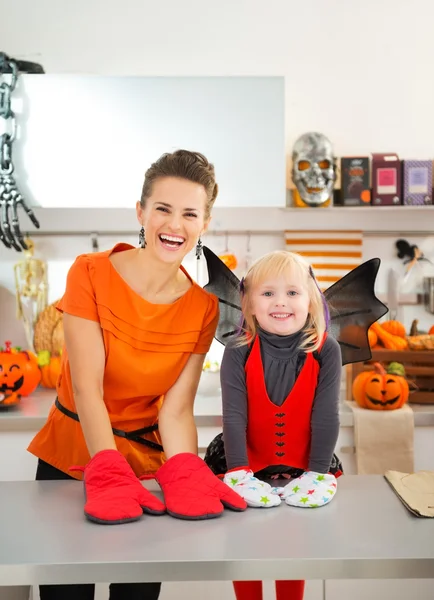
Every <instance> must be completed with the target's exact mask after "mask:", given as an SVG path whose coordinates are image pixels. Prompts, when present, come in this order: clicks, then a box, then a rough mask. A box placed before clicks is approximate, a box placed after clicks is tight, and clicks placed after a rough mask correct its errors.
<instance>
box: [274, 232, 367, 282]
mask: <svg viewBox="0 0 434 600" xmlns="http://www.w3.org/2000/svg"><path fill="white" fill-rule="evenodd" d="M285 245H286V250H289V251H290V252H297V253H298V254H301V255H302V256H304V257H305V258H306V260H308V261H309V263H310V264H311V265H312V269H313V271H314V273H315V277H316V279H317V281H318V284H319V286H320V288H321V290H325V289H327V288H328V287H330V286H331V285H333V283H335V282H336V281H338V280H339V279H341V278H342V277H343V276H344V275H346V274H347V273H348V272H349V271H351V270H352V269H355V268H356V267H358V266H359V265H360V264H361V262H362V254H363V233H362V232H361V231H342V230H335V231H330V230H327V231H325V230H324V231H313V230H312V231H310V230H304V231H303V230H302V231H300V230H297V231H292V230H289V231H285Z"/></svg>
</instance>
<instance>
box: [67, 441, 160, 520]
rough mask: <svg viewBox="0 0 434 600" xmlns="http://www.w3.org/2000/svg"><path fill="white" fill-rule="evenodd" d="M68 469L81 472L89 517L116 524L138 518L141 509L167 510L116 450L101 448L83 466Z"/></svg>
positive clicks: (154, 512)
mask: <svg viewBox="0 0 434 600" xmlns="http://www.w3.org/2000/svg"><path fill="white" fill-rule="evenodd" d="M70 470H71V471H82V472H83V473H84V478H83V480H84V488H85V496H86V503H85V505H84V514H85V515H86V517H87V518H88V519H89V520H90V521H94V522H95V523H102V524H107V525H117V524H119V523H128V522H129V521H137V520H138V519H140V517H141V516H142V515H143V513H144V512H146V513H149V514H151V515H161V514H163V513H165V512H166V507H165V506H164V504H163V503H162V502H161V500H158V498H156V497H155V496H153V495H152V494H151V493H150V492H149V491H148V490H147V489H146V488H144V487H143V486H142V484H141V483H140V481H139V479H138V478H137V477H136V475H135V473H134V471H133V470H132V468H131V467H130V465H129V464H128V462H127V460H126V458H125V457H124V456H123V455H122V454H121V453H120V452H119V451H118V450H101V452H97V454H95V456H94V457H93V458H92V459H91V461H90V462H89V463H88V464H87V465H86V466H85V467H71V469H70Z"/></svg>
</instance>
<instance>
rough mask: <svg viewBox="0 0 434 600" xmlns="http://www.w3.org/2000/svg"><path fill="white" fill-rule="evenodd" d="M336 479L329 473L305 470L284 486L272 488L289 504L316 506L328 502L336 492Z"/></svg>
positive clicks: (306, 506) (305, 506)
mask: <svg viewBox="0 0 434 600" xmlns="http://www.w3.org/2000/svg"><path fill="white" fill-rule="evenodd" d="M336 489H337V481H336V477H335V476H334V475H332V474H331V473H315V472H314V471H305V472H304V473H303V475H300V477H296V478H295V479H292V480H291V481H290V482H289V483H288V484H287V485H285V487H281V488H273V490H272V492H274V493H275V494H278V495H279V496H280V497H281V498H282V499H283V500H285V502H286V504H288V505H289V506H300V507H302V508H318V507H320V506H324V505H325V504H328V503H329V502H330V500H332V499H333V498H334V496H335V494H336Z"/></svg>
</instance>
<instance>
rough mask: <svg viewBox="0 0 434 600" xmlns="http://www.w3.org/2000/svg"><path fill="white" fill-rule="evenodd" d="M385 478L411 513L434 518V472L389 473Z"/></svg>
mask: <svg viewBox="0 0 434 600" xmlns="http://www.w3.org/2000/svg"><path fill="white" fill-rule="evenodd" d="M384 477H385V478H386V480H387V481H388V483H389V484H390V485H391V487H392V489H393V491H394V492H395V493H396V495H397V496H398V498H399V499H400V500H401V502H402V503H403V504H404V506H405V507H406V508H408V510H409V511H410V512H411V513H413V514H414V515H416V516H417V517H434V471H418V472H417V473H400V472H399V471H387V472H386V474H385V475H384Z"/></svg>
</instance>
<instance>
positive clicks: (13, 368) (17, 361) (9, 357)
mask: <svg viewBox="0 0 434 600" xmlns="http://www.w3.org/2000/svg"><path fill="white" fill-rule="evenodd" d="M5 345H6V348H5V349H4V350H2V351H1V352H0V395H1V396H2V397H3V399H6V398H8V397H9V396H11V395H13V394H17V395H20V396H28V395H29V394H31V393H32V392H33V391H34V390H35V389H36V387H37V386H38V384H39V382H40V380H41V372H40V370H39V367H38V363H37V359H36V357H35V356H34V355H32V354H31V353H30V352H25V351H20V350H15V349H13V348H11V344H10V342H6V344H5Z"/></svg>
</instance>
